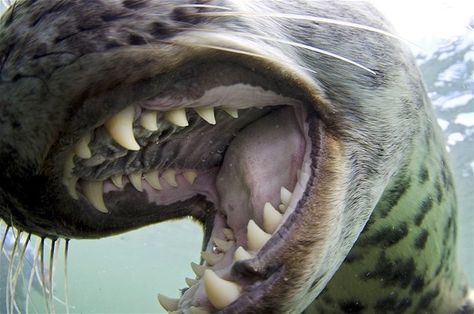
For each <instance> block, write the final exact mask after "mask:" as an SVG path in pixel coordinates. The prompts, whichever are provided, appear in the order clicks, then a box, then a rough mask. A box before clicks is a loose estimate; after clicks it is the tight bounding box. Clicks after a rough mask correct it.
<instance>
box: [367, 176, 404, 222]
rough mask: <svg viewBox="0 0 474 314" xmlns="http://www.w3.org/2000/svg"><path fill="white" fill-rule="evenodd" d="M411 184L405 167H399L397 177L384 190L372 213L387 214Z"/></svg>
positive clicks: (384, 215)
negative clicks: (387, 188) (391, 184)
mask: <svg viewBox="0 0 474 314" xmlns="http://www.w3.org/2000/svg"><path fill="white" fill-rule="evenodd" d="M410 184H411V176H410V175H409V173H408V171H407V168H406V167H403V168H401V169H400V172H399V177H398V178H397V180H396V181H395V182H394V184H393V186H391V187H390V189H389V190H387V191H386V192H384V194H383V196H382V198H381V201H380V202H379V203H378V204H377V207H376V208H375V210H374V213H380V215H381V217H382V218H384V217H386V216H388V214H389V213H390V210H391V209H392V208H393V207H395V206H396V205H397V204H398V201H399V200H400V198H402V197H403V195H404V194H405V193H406V191H408V189H409V188H410Z"/></svg>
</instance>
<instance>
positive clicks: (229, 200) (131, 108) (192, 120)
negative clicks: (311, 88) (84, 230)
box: [63, 84, 315, 312]
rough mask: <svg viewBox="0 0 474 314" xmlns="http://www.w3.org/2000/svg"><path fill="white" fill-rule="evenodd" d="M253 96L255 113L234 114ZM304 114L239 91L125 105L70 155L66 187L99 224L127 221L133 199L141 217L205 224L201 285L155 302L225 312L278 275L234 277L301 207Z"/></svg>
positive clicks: (291, 102)
mask: <svg viewBox="0 0 474 314" xmlns="http://www.w3.org/2000/svg"><path fill="white" fill-rule="evenodd" d="M249 91H252V94H253V95H254V96H256V98H255V100H254V102H255V103H257V105H256V106H255V105H243V104H239V105H233V104H234V103H236V101H237V98H240V99H245V98H246V97H247V98H248V96H243V92H245V94H246V95H248V92H249ZM226 95H227V96H226ZM229 95H232V96H229ZM226 97H227V101H224V102H213V101H210V100H209V99H225V98H226ZM229 104H230V105H229ZM307 112H308V111H307V110H306V109H305V108H304V105H302V104H301V102H299V101H297V100H295V99H290V98H287V97H283V96H280V95H277V94H276V93H274V92H271V91H264V90H263V89H262V88H261V87H251V86H246V85H243V84H237V85H234V86H227V87H219V88H216V89H213V90H210V91H206V92H205V93H204V94H203V96H202V97H201V98H200V99H199V100H198V101H196V102H190V101H189V100H187V101H176V102H171V103H170V102H169V98H168V97H166V98H165V97H157V98H154V99H151V100H147V101H143V102H140V103H137V104H132V105H128V106H126V107H125V108H122V109H121V110H120V111H118V112H117V113H115V114H114V115H112V116H111V117H109V118H107V119H106V120H105V122H104V123H103V124H101V125H99V126H97V127H96V128H94V129H93V130H89V131H88V132H86V133H85V134H83V135H82V137H80V139H78V140H77V141H76V143H75V144H74V145H73V148H72V149H69V150H68V152H66V153H65V154H64V156H66V157H65V162H64V172H63V184H64V186H65V187H66V188H67V190H68V192H69V195H70V196H71V197H72V198H73V199H75V200H76V201H78V202H79V203H82V204H83V205H82V207H83V208H84V209H85V210H93V211H96V212H98V213H99V214H102V215H111V216H112V217H113V216H114V215H117V214H118V215H121V214H123V213H122V207H121V206H122V205H121V202H123V200H125V199H133V200H134V201H133V206H134V208H136V209H138V210H140V211H141V210H148V211H158V212H160V215H161V216H162V217H165V219H169V218H179V217H183V216H192V217H194V218H195V219H197V220H198V221H200V222H201V223H202V224H203V225H204V231H205V235H204V243H203V247H204V251H203V252H202V253H201V264H195V263H192V264H191V265H192V269H193V270H194V272H195V274H196V278H195V279H190V278H187V279H186V282H187V284H188V286H189V287H188V288H186V289H184V290H183V295H182V297H181V298H180V299H172V298H168V297H165V296H163V295H159V301H160V303H161V305H162V306H163V307H164V308H165V309H166V310H168V311H176V310H178V309H180V310H182V309H195V310H197V309H201V310H205V311H206V312H207V311H214V310H216V309H223V308H225V307H226V306H228V305H229V304H230V303H233V302H234V301H236V300H237V299H238V298H239V297H240V296H241V295H242V294H245V293H250V292H251V291H253V290H254V289H257V288H258V287H259V285H261V284H263V282H264V281H265V280H266V279H268V278H270V277H271V275H272V274H271V273H265V274H261V276H258V277H253V278H245V277H243V276H241V275H237V273H236V272H235V271H233V268H234V266H235V265H236V264H237V263H239V262H241V261H245V260H250V259H253V258H254V257H256V256H257V255H258V254H259V252H261V251H263V250H265V249H266V246H267V243H269V244H268V245H269V246H271V243H273V242H276V241H278V240H277V239H275V240H274V241H270V239H271V238H272V235H274V234H276V233H278V232H279V231H280V230H284V229H285V226H284V225H285V222H286V221H287V217H288V216H290V215H291V214H292V212H293V211H294V209H295V208H296V207H297V206H298V202H299V201H300V200H301V199H302V198H303V195H304V192H305V187H306V186H307V182H308V180H309V178H310V176H311V160H310V151H311V146H312V145H311V139H310V137H309V134H312V133H314V132H310V131H309V129H310V123H308V121H309V120H311V119H315V117H311V118H310V117H309V114H308V113H307ZM313 116H314V114H313ZM129 204H131V203H129ZM130 219H133V218H130ZM288 223H289V222H288ZM281 237H282V236H281V235H280V237H279V238H281ZM274 238H275V237H274ZM280 241H281V239H280Z"/></svg>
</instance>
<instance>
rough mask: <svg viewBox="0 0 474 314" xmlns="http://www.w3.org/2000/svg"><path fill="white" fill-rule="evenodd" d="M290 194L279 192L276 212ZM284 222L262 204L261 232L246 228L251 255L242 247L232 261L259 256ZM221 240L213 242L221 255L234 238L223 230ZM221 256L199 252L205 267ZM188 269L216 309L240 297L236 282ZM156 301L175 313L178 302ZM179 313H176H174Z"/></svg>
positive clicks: (200, 267)
mask: <svg viewBox="0 0 474 314" xmlns="http://www.w3.org/2000/svg"><path fill="white" fill-rule="evenodd" d="M291 197H292V193H291V192H290V191H288V190H287V189H286V188H284V187H282V188H281V190H280V198H281V204H280V206H279V208H284V209H286V208H287V207H288V204H289V203H290V199H291ZM282 221H283V215H282V214H281V213H280V212H279V211H278V210H276V209H275V208H274V207H273V206H272V205H271V204H270V203H268V202H267V203H265V205H264V207H263V229H261V228H260V227H259V226H258V225H257V224H256V223H255V221H254V220H250V221H249V222H248V225H247V244H248V248H249V250H250V251H252V252H254V253H250V252H248V251H247V250H245V249H244V248H243V247H241V246H239V247H238V248H237V249H236V250H235V252H234V261H241V260H245V259H250V258H253V257H254V254H256V252H258V251H259V250H260V249H261V248H262V247H263V246H264V245H265V243H266V242H267V241H268V240H269V239H270V238H271V234H272V233H274V232H275V231H276V230H277V228H278V226H279V225H280V224H281V222H282ZM224 236H225V238H226V240H227V241H224V240H221V239H214V240H213V242H214V244H215V246H216V247H217V248H218V250H220V251H221V252H226V251H227V250H228V249H230V247H232V246H233V245H234V244H235V242H234V235H233V233H232V230H230V229H224ZM223 256H224V254H223V253H219V254H216V253H211V252H202V253H201V257H202V258H203V259H204V261H205V262H206V264H207V265H208V266H211V267H212V266H213V265H215V264H216V263H218V262H219V261H220V260H221V258H222V257H223ZM191 267H192V269H193V271H194V273H195V274H196V276H197V277H198V278H202V281H203V285H204V290H205V292H206V295H207V298H208V300H209V302H210V303H211V304H212V305H213V306H214V307H215V308H217V309H219V310H220V309H223V308H225V307H226V306H228V305H229V304H231V303H232V302H234V301H235V300H237V298H238V297H239V296H240V294H241V293H242V287H241V286H240V285H239V284H238V283H235V282H232V281H228V280H225V279H222V278H220V277H219V276H218V275H217V274H216V273H215V272H214V271H212V270H211V269H209V268H207V267H206V266H204V265H198V264H196V263H191ZM186 283H187V284H188V285H189V286H193V285H195V284H197V283H198V281H197V280H194V279H189V278H187V280H186ZM158 300H159V302H160V304H161V306H163V308H164V309H166V310H167V311H169V312H170V313H174V312H175V311H177V310H178V307H179V299H173V298H168V297H166V296H163V295H158ZM176 313H178V312H176ZM186 313H196V314H203V313H209V311H208V310H207V309H206V308H202V307H191V308H190V309H188V312H186Z"/></svg>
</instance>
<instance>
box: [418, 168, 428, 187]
mask: <svg viewBox="0 0 474 314" xmlns="http://www.w3.org/2000/svg"><path fill="white" fill-rule="evenodd" d="M429 178H430V174H429V172H428V169H426V167H425V166H423V167H421V169H420V173H419V174H418V179H419V182H420V183H421V184H423V183H425V182H426V181H428V179H429Z"/></svg>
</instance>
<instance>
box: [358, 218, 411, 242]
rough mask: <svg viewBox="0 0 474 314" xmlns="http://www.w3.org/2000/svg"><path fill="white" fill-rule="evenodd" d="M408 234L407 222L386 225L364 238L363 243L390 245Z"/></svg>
mask: <svg viewBox="0 0 474 314" xmlns="http://www.w3.org/2000/svg"><path fill="white" fill-rule="evenodd" d="M407 235H408V226H407V223H406V222H402V223H400V224H399V225H398V226H390V225H389V226H384V227H382V228H380V229H378V230H377V231H375V232H374V234H372V235H371V236H370V237H368V238H367V239H365V240H363V241H362V242H361V245H374V244H377V245H382V246H383V247H385V248H386V247H389V246H392V245H394V244H396V243H398V242H399V241H400V240H402V239H403V238H405V237H406V236H407Z"/></svg>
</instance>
